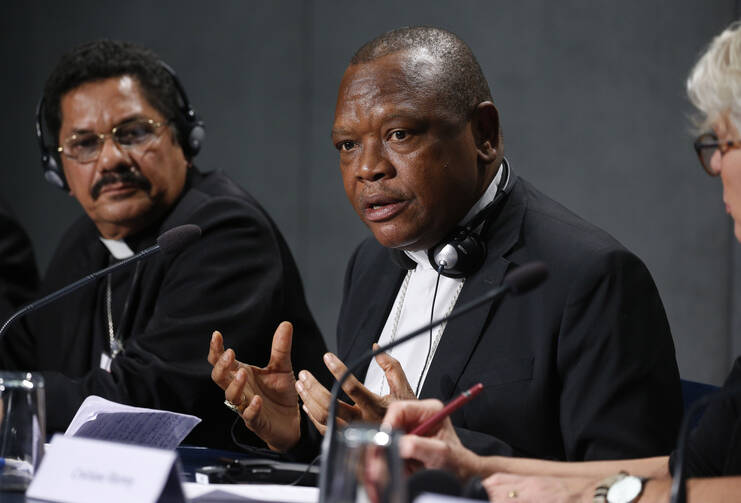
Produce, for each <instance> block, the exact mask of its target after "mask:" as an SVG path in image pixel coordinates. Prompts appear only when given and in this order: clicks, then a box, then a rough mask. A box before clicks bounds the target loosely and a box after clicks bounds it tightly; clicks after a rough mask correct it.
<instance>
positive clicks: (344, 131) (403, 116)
mask: <svg viewBox="0 0 741 503" xmlns="http://www.w3.org/2000/svg"><path fill="white" fill-rule="evenodd" d="M399 119H404V120H413V121H415V122H419V121H420V118H419V117H414V116H412V115H410V114H408V113H395V114H393V115H390V116H388V117H384V119H383V122H391V121H395V120H399ZM351 134H352V130H351V129H347V128H342V127H340V128H336V129H335V128H333V129H332V131H331V132H330V137H332V136H347V135H351Z"/></svg>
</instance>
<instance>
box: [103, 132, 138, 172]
mask: <svg viewBox="0 0 741 503" xmlns="http://www.w3.org/2000/svg"><path fill="white" fill-rule="evenodd" d="M130 161H131V159H129V155H128V153H127V152H125V151H124V150H123V149H121V147H119V146H118V144H117V143H116V142H115V141H113V138H112V137H111V136H110V135H107V136H106V137H105V138H103V144H102V145H101V146H100V154H98V162H97V165H98V169H99V170H100V171H103V172H105V171H112V170H116V169H120V167H121V165H124V164H126V165H128V164H130Z"/></svg>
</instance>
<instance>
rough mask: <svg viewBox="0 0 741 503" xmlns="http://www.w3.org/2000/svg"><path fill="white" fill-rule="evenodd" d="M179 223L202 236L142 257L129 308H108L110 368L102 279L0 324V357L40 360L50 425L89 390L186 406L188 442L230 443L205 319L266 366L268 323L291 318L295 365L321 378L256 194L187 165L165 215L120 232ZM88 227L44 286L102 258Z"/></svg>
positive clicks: (60, 252) (76, 232) (66, 416)
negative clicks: (112, 348)
mask: <svg viewBox="0 0 741 503" xmlns="http://www.w3.org/2000/svg"><path fill="white" fill-rule="evenodd" d="M184 223H192V224H196V225H198V226H200V227H201V229H202V232H203V234H202V237H201V239H200V240H198V241H196V242H194V243H193V244H191V245H189V246H188V247H186V248H185V249H184V250H182V251H181V252H180V253H179V254H178V255H176V256H174V257H171V256H166V255H163V254H157V255H155V256H153V257H152V258H150V259H148V260H146V261H145V262H142V263H141V272H140V277H139V281H138V282H137V283H136V285H135V286H134V287H133V289H132V291H131V295H130V298H131V305H130V313H129V316H127V317H126V319H124V320H120V319H118V318H117V316H114V320H117V323H116V325H117V326H119V325H120V326H122V327H123V334H122V335H123V339H124V352H123V353H122V354H120V355H119V356H118V357H116V358H115V359H114V360H113V364H112V366H111V372H110V373H109V372H106V371H105V370H102V369H101V368H99V361H100V351H101V349H103V348H107V344H108V339H107V338H108V335H107V331H106V327H105V321H104V320H105V318H104V317H103V316H102V313H103V312H104V304H103V303H102V299H103V298H104V290H103V284H104V283H105V282H104V281H103V282H99V283H100V284H98V285H91V286H87V287H85V288H83V289H80V290H78V291H77V292H75V293H73V294H71V295H69V296H67V297H65V298H63V299H61V300H59V301H58V302H56V303H54V304H51V305H49V306H47V307H44V308H43V309H42V310H39V311H37V312H36V313H34V314H32V315H31V316H29V318H28V320H27V322H28V323H27V331H24V330H20V328H22V327H19V329H18V330H15V331H14V332H12V333H9V334H8V335H9V337H8V338H7V339H5V341H4V343H3V345H2V348H0V358H1V359H2V362H1V363H2V368H14V369H24V370H40V371H42V373H43V376H44V379H45V382H46V397H47V408H46V410H47V416H48V420H47V424H48V427H49V430H50V431H58V430H64V429H65V428H66V427H67V425H68V423H69V421H70V420H71V418H72V417H73V415H74V413H75V411H76V409H77V408H78V407H79V405H80V403H81V402H82V401H83V400H84V398H85V397H86V396H88V395H90V394H96V395H100V396H103V397H105V398H108V399H111V400H115V401H117V402H122V403H126V404H131V405H137V406H142V407H151V408H158V409H167V410H173V411H177V412H185V413H189V414H194V415H196V416H199V417H201V418H202V419H203V422H202V423H201V424H200V425H198V426H197V427H196V428H195V430H194V431H193V433H192V434H191V435H190V437H189V438H188V439H186V443H190V444H196V445H206V446H210V447H222V448H224V447H226V448H234V447H235V446H234V444H233V443H232V441H231V438H230V433H229V432H230V427H231V425H232V423H233V421H234V420H235V419H237V416H236V415H235V414H234V413H233V412H231V411H229V410H228V409H227V408H226V407H224V405H223V400H224V394H223V392H222V391H221V390H220V389H219V388H218V387H217V386H216V385H215V384H214V383H213V382H212V381H211V377H210V376H211V366H210V365H209V363H208V362H207V360H206V356H207V354H208V345H209V340H210V337H211V333H212V332H213V330H220V331H222V333H223V334H224V339H225V345H226V346H227V347H232V348H234V350H235V351H236V353H237V355H239V358H240V360H242V361H245V362H248V363H252V364H255V365H259V366H264V365H265V364H267V362H268V359H269V355H270V345H271V341H272V334H273V332H274V330H275V328H276V327H277V326H278V323H279V322H281V321H283V320H289V321H291V322H293V323H294V326H295V332H294V338H293V351H292V356H293V361H294V367H295V368H298V369H301V368H308V369H311V371H312V372H317V373H318V374H319V375H320V376H325V379H328V378H327V377H326V376H327V372H326V369H325V368H324V365H323V364H322V354H323V353H324V351H325V345H324V342H323V339H322V337H321V335H320V333H319V330H318V328H317V326H316V324H315V323H314V320H313V319H312V317H311V314H310V313H309V310H308V308H307V306H306V303H305V300H304V294H303V287H302V285H301V280H300V278H299V275H298V271H297V269H296V266H295V264H294V262H293V258H292V257H291V254H290V252H289V250H288V247H287V246H286V243H285V242H284V240H283V237H282V236H281V234H280V232H279V231H278V229H277V228H276V227H275V225H274V224H273V222H272V221H271V220H270V218H269V217H268V215H267V214H266V213H265V211H264V210H263V209H262V208H261V207H260V205H259V204H258V203H257V202H256V201H255V200H254V199H253V198H252V197H251V196H250V195H249V194H247V193H246V192H245V191H243V190H242V189H241V188H239V187H238V186H237V185H236V184H235V183H234V182H233V181H231V180H230V179H229V178H227V177H226V176H225V175H223V174H221V173H220V172H213V173H209V174H205V175H204V174H201V173H199V172H197V171H196V170H195V168H194V169H192V170H191V172H190V173H189V177H188V184H187V187H186V190H185V191H184V193H183V194H182V196H181V197H180V199H179V200H178V202H177V203H176V204H175V206H174V207H173V208H172V210H171V212H170V213H169V215H167V217H166V218H165V219H164V220H163V221H161V222H159V223H158V224H157V225H156V226H155V227H154V228H153V229H149V230H147V231H143V232H142V233H139V234H137V235H136V236H134V237H133V238H132V239H127V242H128V243H129V245H130V246H131V247H132V248H134V249H135V250H141V249H143V248H145V247H147V246H149V245H151V244H153V243H154V240H155V238H156V237H157V236H158V235H159V234H161V233H162V232H164V231H165V230H167V229H170V228H172V227H176V226H178V225H181V224H184ZM98 236H99V234H98V231H97V229H96V228H95V226H94V225H93V223H92V222H91V221H90V220H89V219H88V218H87V217H86V216H83V217H81V218H80V219H79V220H78V221H77V222H75V223H74V224H73V225H72V227H71V228H70V229H69V230H68V231H67V233H66V234H65V235H64V237H63V238H62V241H61V242H60V244H59V248H58V249H57V251H56V253H55V255H54V257H53V259H52V261H51V263H50V265H49V269H48V271H47V274H46V277H45V278H44V281H43V285H42V292H41V293H42V294H46V293H49V292H51V291H54V290H56V289H58V288H60V287H62V286H64V285H66V284H68V283H70V282H72V281H74V280H76V279H78V278H80V277H82V276H84V275H86V274H88V273H90V272H92V271H95V270H98V269H101V268H102V267H104V266H106V265H107V264H108V260H109V253H108V250H107V249H106V248H105V247H104V245H103V244H102V243H101V242H100V240H99V239H98ZM132 271H133V268H132V269H131V270H128V271H127V273H125V275H127V276H129V277H130V276H131V274H132ZM126 279H127V278H123V280H122V281H124V287H123V290H124V292H126V290H127V289H128V286H127V285H129V284H130V283H126V281H125V280H126ZM129 281H130V280H129ZM114 293H115V292H114ZM26 332H27V333H26ZM242 430H246V429H244V428H242ZM253 439H254V438H253ZM258 445H260V443H258Z"/></svg>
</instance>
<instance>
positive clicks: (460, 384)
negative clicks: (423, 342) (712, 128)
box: [337, 179, 682, 460]
mask: <svg viewBox="0 0 741 503" xmlns="http://www.w3.org/2000/svg"><path fill="white" fill-rule="evenodd" d="M513 183H514V186H513V188H512V190H511V193H510V194H509V196H508V197H507V199H506V200H505V201H504V203H503V207H502V208H501V210H500V211H499V213H498V215H497V216H496V218H495V219H494V221H491V222H489V223H488V224H487V228H486V229H485V231H484V238H485V239H486V242H487V244H488V254H487V258H486V261H485V263H484V265H483V267H482V268H481V269H480V270H479V271H477V272H476V273H475V274H473V275H472V276H470V277H468V278H467V279H466V282H465V284H464V286H463V290H462V291H461V294H460V297H459V298H458V304H459V305H461V304H463V303H466V302H468V301H471V300H473V299H476V298H477V297H479V296H480V295H482V294H484V293H486V292H488V291H489V290H491V289H492V288H494V287H496V286H498V285H500V284H501V283H502V279H503V278H504V276H505V274H506V273H507V271H509V270H511V269H512V268H513V267H516V266H518V265H520V264H523V263H526V262H529V261H532V260H542V261H544V262H545V263H546V264H547V265H548V267H549V270H550V275H549V278H548V280H547V281H546V282H545V283H544V284H543V285H542V286H540V287H539V288H538V289H536V290H534V291H532V292H530V293H528V294H526V295H523V296H519V297H513V296H510V297H508V298H506V299H505V300H504V301H503V302H502V303H501V304H500V305H496V304H493V305H488V306H483V307H480V308H477V309H476V310H475V311H473V312H471V313H470V314H468V315H465V316H463V317H461V318H458V319H455V320H452V321H451V322H449V323H448V325H447V327H446V328H445V332H444V334H443V337H442V340H441V341H440V344H439V346H438V348H437V351H436V353H435V356H434V359H433V361H432V363H431V366H430V370H429V372H428V375H427V378H426V380H425V382H424V385H423V388H422V390H421V397H422V398H429V397H434V398H438V399H440V400H442V401H447V400H450V399H451V398H453V397H454V396H455V395H456V394H458V393H460V392H461V391H463V390H465V389H467V388H468V387H470V386H472V385H473V384H475V383H477V382H479V381H481V382H482V383H483V384H484V391H483V392H482V394H481V395H480V396H479V397H477V398H476V399H474V400H473V401H471V402H470V403H469V404H467V405H466V406H465V407H463V408H462V409H461V410H460V411H458V412H457V413H456V414H454V415H453V416H452V420H453V423H454V424H455V425H456V426H457V427H458V432H459V434H460V436H461V438H462V440H463V442H464V444H465V445H467V446H468V447H469V448H471V449H473V450H474V451H476V452H478V453H480V454H495V453H498V454H506V455H521V456H532V457H539V458H553V459H567V460H584V459H608V458H630V457H644V456H653V455H659V454H666V453H668V452H669V451H670V450H671V448H672V446H673V445H674V442H675V440H676V435H677V425H678V421H679V419H680V418H681V414H682V408H681V407H682V405H681V395H680V393H681V392H680V385H679V375H678V371H677V366H676V361H675V356H674V346H673V343H672V339H671V335H670V332H669V326H668V323H667V320H666V315H665V313H664V309H663V306H662V303H661V300H660V298H659V295H658V292H657V290H656V287H655V285H654V282H653V280H652V279H651V276H650V274H649V272H648V270H647V269H646V267H645V266H644V264H643V263H642V262H641V261H640V260H639V259H638V258H637V257H636V256H635V255H633V254H632V253H630V252H629V251H628V250H626V249H625V248H624V247H623V246H622V245H620V244H619V243H618V242H617V241H615V240H614V239H613V238H612V237H611V236H609V235H608V234H607V233H605V232H604V231H602V230H600V229H598V228H596V227H594V226H593V225H591V224H589V223H587V222H585V221H584V220H582V219H580V218H579V217H577V216H576V215H574V214H573V213H571V212H570V211H568V210H567V209H565V208H564V207H562V206H560V205H559V204H557V203H555V202H554V201H552V200H551V199H549V198H548V197H546V196H544V195H543V194H541V193H540V192H538V191H537V190H535V189H534V188H533V187H532V186H531V185H530V184H528V183H527V182H525V181H524V180H522V179H519V180H518V179H515V180H514V182H513ZM403 275H404V271H402V270H401V269H400V268H399V267H398V266H397V265H395V264H394V263H393V262H392V260H391V258H390V254H389V252H388V250H386V249H384V248H383V247H381V246H380V245H379V244H378V243H377V242H376V241H375V240H373V239H368V240H366V241H365V242H363V243H362V244H361V245H360V247H359V248H358V249H357V250H356V252H355V254H354V255H353V257H352V259H351V260H350V263H349V266H348V268H347V273H346V278H345V289H344V296H343V299H344V301H343V305H342V310H341V313H340V317H339V323H338V331H337V340H338V348H339V354H340V356H341V358H342V359H343V360H344V361H345V362H349V361H352V360H354V359H355V358H357V357H358V356H359V355H361V354H362V353H363V352H365V351H367V350H368V349H370V347H371V344H372V343H373V342H375V341H377V340H378V337H379V336H380V333H381V331H382V329H383V326H384V323H385V321H386V319H387V317H388V315H389V312H390V309H391V307H392V305H393V302H394V299H395V297H396V293H397V290H398V288H399V286H400V284H401V281H402V278H403ZM364 376H365V372H363V373H362V374H361V375H358V376H357V377H358V378H359V379H361V380H363V379H364Z"/></svg>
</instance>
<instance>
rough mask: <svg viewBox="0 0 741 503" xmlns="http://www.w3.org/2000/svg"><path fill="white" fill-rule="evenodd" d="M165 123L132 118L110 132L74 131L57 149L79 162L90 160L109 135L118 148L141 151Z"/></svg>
mask: <svg viewBox="0 0 741 503" xmlns="http://www.w3.org/2000/svg"><path fill="white" fill-rule="evenodd" d="M165 124H167V123H166V122H157V121H154V120H152V119H133V120H130V121H126V122H124V123H122V124H119V125H118V126H116V127H114V128H113V129H111V132H110V133H92V132H91V133H76V134H73V135H72V136H70V137H69V138H67V139H66V140H64V141H63V142H62V145H61V146H60V147H57V151H59V152H60V153H62V154H64V155H65V156H67V157H69V158H70V159H74V160H75V161H77V162H80V163H85V162H92V161H95V160H96V159H97V158H98V156H99V155H100V151H101V150H103V144H104V143H105V139H106V137H108V136H110V137H111V140H113V142H114V143H115V144H116V145H117V146H118V147H119V149H121V150H126V151H131V152H142V151H143V150H144V149H145V148H146V147H147V146H148V145H149V144H150V143H151V142H152V141H153V140H154V139H155V138H157V137H158V136H159V135H160V132H159V130H160V128H162V126H164V125H165Z"/></svg>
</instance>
